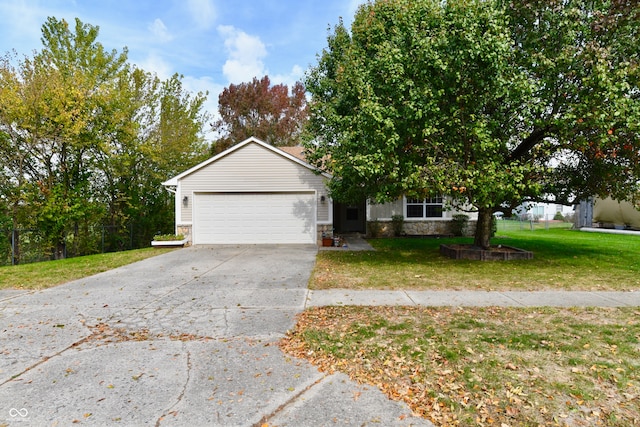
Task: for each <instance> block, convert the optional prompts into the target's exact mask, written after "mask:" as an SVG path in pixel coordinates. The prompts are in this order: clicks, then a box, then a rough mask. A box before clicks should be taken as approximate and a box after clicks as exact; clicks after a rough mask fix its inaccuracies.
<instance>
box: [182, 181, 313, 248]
mask: <svg viewBox="0 0 640 427" xmlns="http://www.w3.org/2000/svg"><path fill="white" fill-rule="evenodd" d="M194 210H195V215H194V226H193V229H194V232H193V234H194V236H193V239H194V243H195V244H220V243H222V244H224V243H315V240H316V224H315V215H316V213H315V194H314V193H257V194H254V193H252V194H197V195H196V197H195V201H194Z"/></svg>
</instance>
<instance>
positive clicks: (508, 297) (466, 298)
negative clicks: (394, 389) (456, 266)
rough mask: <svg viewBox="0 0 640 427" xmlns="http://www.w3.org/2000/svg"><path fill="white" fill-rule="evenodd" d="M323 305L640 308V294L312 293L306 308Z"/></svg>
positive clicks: (633, 292) (513, 292)
mask: <svg viewBox="0 0 640 427" xmlns="http://www.w3.org/2000/svg"><path fill="white" fill-rule="evenodd" d="M324 305H421V306H454V307H458V306H467V307H487V306H501V307H541V306H545V307H640V291H630V292H589V291H532V292H529V291H501V292H497V291H494V292H491V291H356V290H345V289H331V290H322V291H309V293H308V294H307V301H306V303H305V307H314V306H324Z"/></svg>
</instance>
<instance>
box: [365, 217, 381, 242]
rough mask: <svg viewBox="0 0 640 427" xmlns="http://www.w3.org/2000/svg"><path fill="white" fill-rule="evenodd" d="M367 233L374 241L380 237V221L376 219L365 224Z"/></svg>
mask: <svg viewBox="0 0 640 427" xmlns="http://www.w3.org/2000/svg"><path fill="white" fill-rule="evenodd" d="M367 231H368V233H367V234H368V235H369V237H371V238H374V239H376V238H378V237H380V234H381V233H382V224H380V221H378V220H377V219H374V220H372V221H369V222H367Z"/></svg>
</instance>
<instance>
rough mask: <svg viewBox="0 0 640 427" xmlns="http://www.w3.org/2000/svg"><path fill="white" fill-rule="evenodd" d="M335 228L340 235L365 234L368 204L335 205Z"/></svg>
mask: <svg viewBox="0 0 640 427" xmlns="http://www.w3.org/2000/svg"><path fill="white" fill-rule="evenodd" d="M334 208H335V209H334V226H335V229H336V232H338V233H364V232H365V231H366V204H365V202H361V203H357V204H342V203H336V204H335V205H334Z"/></svg>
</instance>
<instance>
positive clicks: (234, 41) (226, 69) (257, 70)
mask: <svg viewBox="0 0 640 427" xmlns="http://www.w3.org/2000/svg"><path fill="white" fill-rule="evenodd" d="M218 33H219V34H220V35H221V36H222V37H223V38H224V46H225V48H226V50H227V53H228V54H229V57H228V59H227V61H226V62H225V63H224V65H223V66H222V73H223V74H224V76H225V77H226V78H227V80H228V81H229V83H236V84H237V83H243V82H247V81H250V80H252V79H253V78H254V77H258V78H260V77H262V76H263V75H265V74H267V73H266V71H265V66H264V62H262V59H263V58H264V57H266V56H267V49H266V47H265V45H264V43H262V41H261V40H260V38H259V37H256V36H251V35H249V34H247V33H245V32H244V31H241V30H238V29H236V28H235V27H233V26H230V25H221V26H219V27H218Z"/></svg>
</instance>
